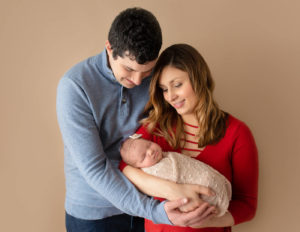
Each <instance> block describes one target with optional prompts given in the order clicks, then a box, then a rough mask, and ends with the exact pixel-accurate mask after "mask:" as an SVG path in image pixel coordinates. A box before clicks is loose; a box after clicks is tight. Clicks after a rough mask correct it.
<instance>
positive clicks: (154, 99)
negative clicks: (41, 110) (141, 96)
mask: <svg viewBox="0 0 300 232" xmlns="http://www.w3.org/2000/svg"><path fill="white" fill-rule="evenodd" d="M166 66H172V67H175V68H177V69H180V70H182V71H184V72H187V73H188V75H189V78H190V81H191V84H192V87H193V89H194V92H195V94H196V96H197V98H198V99H199V102H198V104H197V105H196V107H195V116H196V118H197V120H198V123H199V124H198V126H199V131H198V133H197V137H198V138H199V140H198V147H204V146H206V145H209V144H213V143H216V142H218V141H219V140H220V139H221V138H222V137H223V136H224V134H225V130H226V118H227V114H226V113H225V112H223V111H222V110H220V109H219V107H218V105H217V103H216V102H215V101H214V99H213V89H214V82H213V79H212V76H211V73H210V70H209V68H208V66H207V64H206V62H205V60H204V59H203V57H202V56H201V55H200V53H199V52H198V51H197V50H196V49H195V48H193V47H192V46H190V45H187V44H175V45H172V46H170V47H168V48H167V49H166V50H164V51H163V52H162V54H161V55H160V57H159V58H158V61H157V63H156V66H155V68H154V70H153V77H152V80H151V83H150V89H149V91H150V99H149V101H148V103H147V105H146V107H145V111H146V112H147V113H148V117H147V118H145V119H143V120H142V123H143V125H146V126H147V128H148V131H149V132H152V133H153V134H156V135H158V136H163V137H164V138H165V139H166V140H167V141H168V143H169V144H170V145H171V146H172V147H174V148H178V147H179V146H180V140H181V138H182V137H183V136H184V133H183V120H182V118H181V116H180V115H179V114H178V113H177V112H176V110H175V109H174V108H173V107H172V106H171V105H170V104H169V103H168V102H166V101H165V99H164V96H163V92H162V89H161V88H160V87H159V78H160V76H161V73H162V71H163V69H164V68H165V67H166ZM154 129H155V130H154Z"/></svg>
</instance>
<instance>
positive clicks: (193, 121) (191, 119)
mask: <svg viewBox="0 0 300 232" xmlns="http://www.w3.org/2000/svg"><path fill="white" fill-rule="evenodd" d="M181 118H182V120H183V122H184V123H187V124H189V125H193V126H198V124H199V123H198V120H197V119H196V117H195V115H190V114H189V115H183V116H181Z"/></svg>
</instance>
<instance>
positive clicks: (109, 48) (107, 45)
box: [105, 40, 112, 55]
mask: <svg viewBox="0 0 300 232" xmlns="http://www.w3.org/2000/svg"><path fill="white" fill-rule="evenodd" d="M105 48H106V51H107V53H108V54H109V55H112V48H111V45H110V42H109V41H108V40H106V41H105Z"/></svg>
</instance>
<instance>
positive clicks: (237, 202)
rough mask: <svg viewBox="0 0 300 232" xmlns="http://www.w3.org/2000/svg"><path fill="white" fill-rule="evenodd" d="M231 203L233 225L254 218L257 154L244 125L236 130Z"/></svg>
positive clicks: (247, 129) (256, 188) (251, 137)
mask: <svg viewBox="0 0 300 232" xmlns="http://www.w3.org/2000/svg"><path fill="white" fill-rule="evenodd" d="M231 158H232V188H233V189H232V192H233V195H232V201H231V202H230V206H229V212H230V213H231V214H232V216H233V218H234V221H235V224H239V223H242V222H245V221H248V220H251V219H252V218H253V217H254V216H255V212H256V207H257V192H258V153H257V148H256V145H255V141H254V138H253V136H252V134H251V131H250V130H249V128H248V127H247V126H246V125H245V124H243V123H242V124H241V125H240V126H239V127H238V129H237V137H236V139H235V144H234V147H233V153H232V157H231Z"/></svg>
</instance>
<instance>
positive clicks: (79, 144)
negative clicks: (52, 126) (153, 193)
mask: <svg viewBox="0 0 300 232" xmlns="http://www.w3.org/2000/svg"><path fill="white" fill-rule="evenodd" d="M57 117H58V122H59V126H60V130H61V133H62V137H63V140H64V145H65V147H66V148H67V149H68V151H69V153H70V155H71V157H72V161H73V162H74V163H75V165H76V167H77V168H78V169H79V171H80V173H81V175H82V176H83V178H84V179H85V181H86V182H87V183H88V184H89V185H90V186H91V187H92V188H93V189H94V190H95V191H97V192H98V193H99V194H101V196H102V197H104V198H105V199H106V200H108V201H109V202H111V203H112V204H113V205H114V206H115V207H116V208H118V209H120V210H122V211H124V212H125V213H128V214H131V215H137V216H140V217H144V218H148V219H150V220H153V221H155V222H156V223H165V224H170V222H169V220H168V217H167V215H166V213H165V211H164V206H163V203H160V202H158V201H156V200H154V199H152V198H149V197H147V196H146V195H144V194H141V193H140V192H139V191H138V190H137V189H136V188H135V187H134V186H133V185H132V184H131V183H130V181H129V180H127V178H126V177H125V176H124V175H123V174H122V173H121V172H120V171H119V170H118V168H117V167H113V165H112V164H111V162H110V160H109V159H108V158H107V156H106V154H105V152H104V148H103V145H102V142H101V138H100V135H99V129H98V128H97V125H96V123H95V120H94V118H93V114H92V112H91V109H90V107H89V101H88V98H87V96H86V95H85V92H84V91H83V90H82V89H81V87H80V86H79V85H78V84H76V82H74V81H73V80H71V79H68V78H63V79H62V80H61V81H60V83H59V86H58V89H57Z"/></svg>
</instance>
